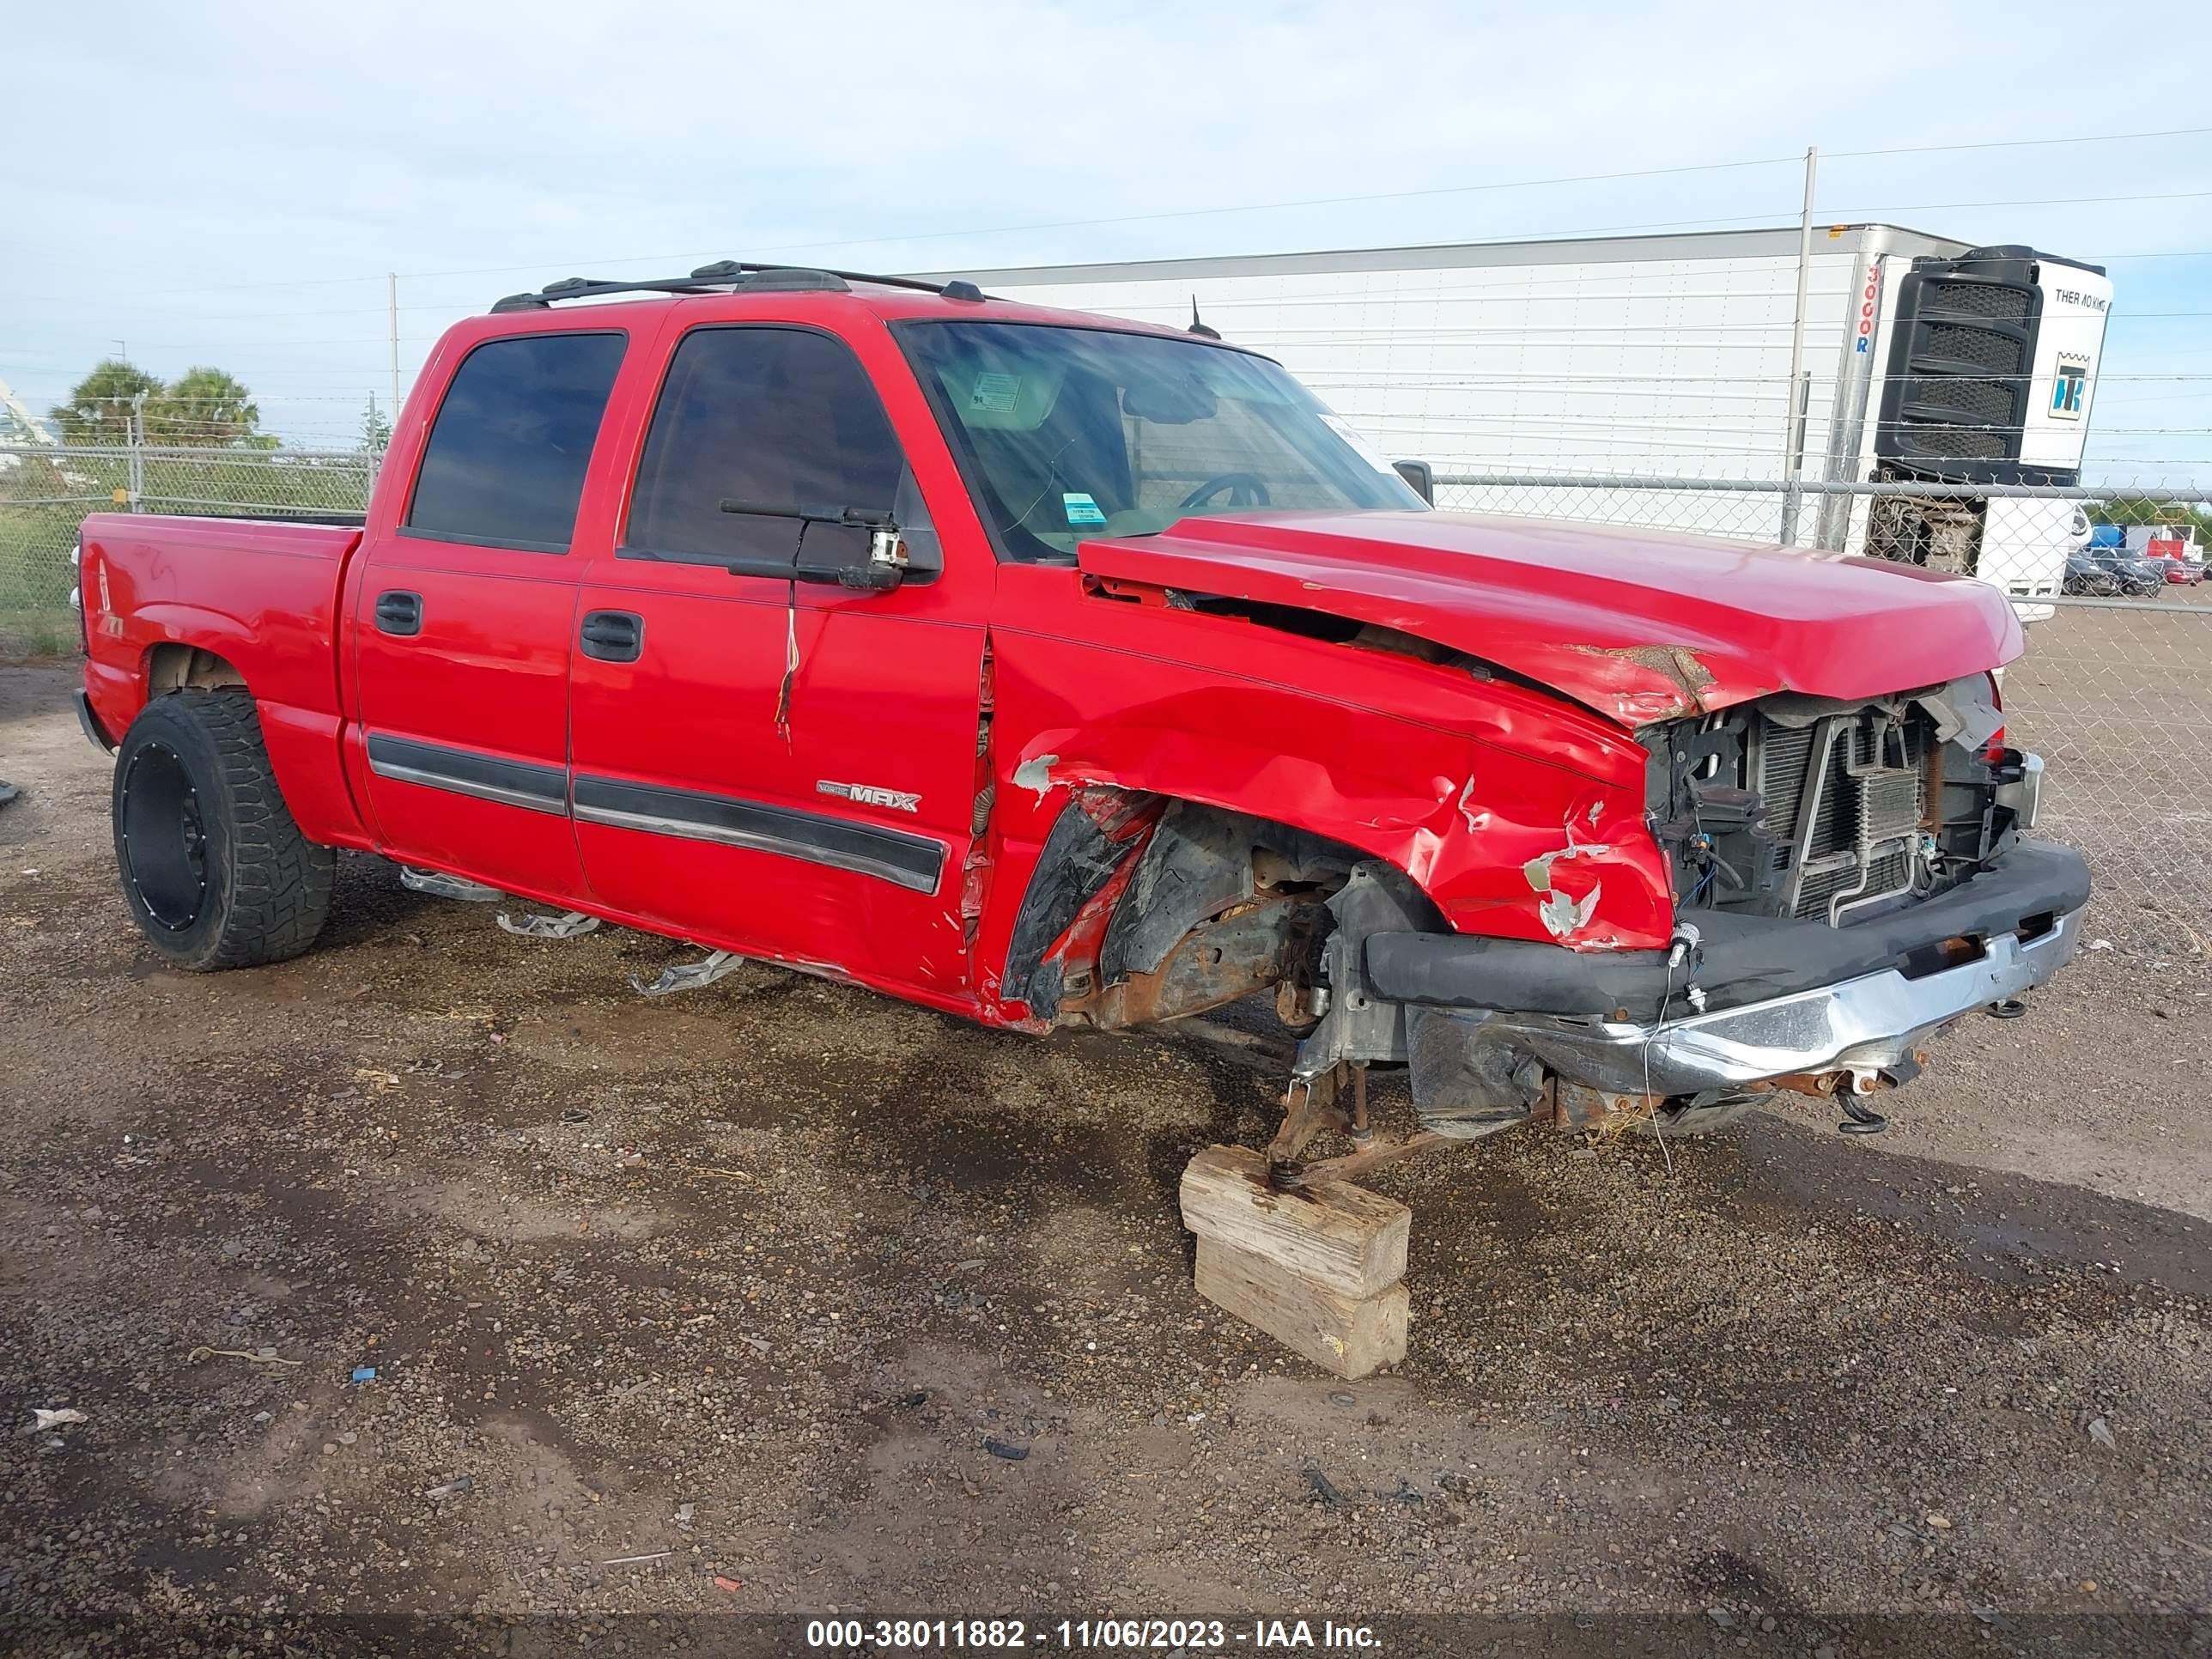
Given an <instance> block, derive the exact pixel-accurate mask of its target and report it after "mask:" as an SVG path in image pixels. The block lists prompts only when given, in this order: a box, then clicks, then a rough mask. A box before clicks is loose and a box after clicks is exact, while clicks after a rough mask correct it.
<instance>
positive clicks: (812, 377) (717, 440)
mask: <svg viewBox="0 0 2212 1659" xmlns="http://www.w3.org/2000/svg"><path fill="white" fill-rule="evenodd" d="M905 466H906V463H905V460H904V458H903V457H902V455H901V454H900V453H899V447H898V440H897V438H896V436H894V435H893V434H892V432H891V425H890V418H889V417H888V416H885V415H884V406H883V404H882V401H881V400H880V399H879V398H877V396H876V389H875V387H874V386H872V385H870V384H869V381H868V377H867V374H866V371H865V370H864V369H862V368H861V367H860V362H859V360H858V359H856V358H855V357H854V356H853V354H852V352H851V351H850V350H849V349H848V348H847V347H846V346H845V345H844V344H843V343H841V342H839V341H836V340H834V339H831V338H830V337H829V336H827V335H823V334H814V333H810V332H806V331H802V330H799V329H788V328H770V327H751V328H742V327H740V328H702V329H697V330H695V331H693V332H691V333H690V334H688V335H686V336H685V337H684V340H683V343H681V344H680V345H678V347H677V349H676V356H675V358H674V360H673V361H672V362H671V363H670V365H669V368H668V380H667V383H666V384H665V386H662V387H661V391H660V402H659V405H658V407H656V408H655V409H654V410H653V428H652V430H651V431H650V432H649V433H648V434H647V436H646V441H645V454H644V456H643V458H642V459H641V460H640V461H639V463H638V470H637V491H636V495H635V501H634V502H633V504H632V506H631V507H630V514H629V533H628V534H627V536H625V537H624V538H623V553H624V555H625V556H629V557H651V556H657V557H661V558H677V559H698V560H702V561H711V562H722V561H725V560H728V559H732V558H736V557H740V556H752V557H763V558H777V559H788V558H789V557H791V556H792V551H793V548H794V547H795V546H796V545H797V544H798V541H799V526H797V525H796V524H793V523H792V522H791V521H790V520H781V519H764V518H755V517H750V516H748V515H746V514H744V513H725V512H724V511H722V503H723V502H724V501H745V502H748V503H750V504H752V505H754V506H757V507H807V508H820V507H827V508H829V510H830V511H832V512H835V511H836V509H838V508H840V507H867V508H872V509H874V510H877V511H885V510H890V509H892V508H894V507H896V506H897V505H898V504H899V500H900V476H901V474H902V472H903V471H905ZM810 533H811V532H810ZM809 545H810V546H811V542H810V544H809Z"/></svg>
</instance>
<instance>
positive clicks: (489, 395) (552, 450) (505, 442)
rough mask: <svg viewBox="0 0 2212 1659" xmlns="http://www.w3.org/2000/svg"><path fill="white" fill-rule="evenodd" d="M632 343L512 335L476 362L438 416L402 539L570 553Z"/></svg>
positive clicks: (618, 338)
mask: <svg viewBox="0 0 2212 1659" xmlns="http://www.w3.org/2000/svg"><path fill="white" fill-rule="evenodd" d="M628 343H629V339H628V337H627V336H626V335H623V334H621V333H617V332H591V333H577V334H550V333H548V334H534V333H533V334H514V335H509V336H507V337H505V338H502V339H497V340H487V341H485V342H484V343H483V344H481V345H479V346H477V348H476V349H474V350H472V351H471V352H470V353H469V355H468V356H466V357H465V358H464V359H463V360H462V362H461V366H460V368H458V369H456V370H455V371H454V373H453V382H452V384H451V385H450V386H447V389H446V396H445V400H444V401H443V402H442V403H441V404H439V406H438V414H437V417H436V419H435V421H434V422H432V424H431V428H430V438H429V441H428V443H427V444H426V445H424V447H423V450H422V465H421V466H420V467H419V468H418V469H417V470H416V475H415V491H414V495H413V496H412V497H411V499H410V501H409V502H408V507H407V519H406V522H405V523H404V525H402V526H401V527H400V534H402V535H403V536H416V537H423V538H429V539H433V540H436V541H446V542H460V543H465V544H469V545H471V546H477V547H509V548H518V549H520V550H524V551H526V552H533V553H566V552H567V551H568V544H569V541H570V539H571V538H573V537H574V534H575V528H576V507H577V503H578V501H580V499H581V498H582V495H583V492H584V474H585V472H586V470H587V469H588V468H589V467H590V465H591V461H592V445H593V444H595V443H596V442H598V441H599V423H600V421H601V419H602V417H604V416H605V413H606V408H607V397H608V394H609V392H611V391H612V390H613V387H614V383H615V374H616V371H617V369H619V368H621V367H622V360H623V349H624V348H625V347H626V346H627V345H628Z"/></svg>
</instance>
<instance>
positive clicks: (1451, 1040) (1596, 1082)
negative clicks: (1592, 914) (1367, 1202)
mask: <svg viewBox="0 0 2212 1659" xmlns="http://www.w3.org/2000/svg"><path fill="white" fill-rule="evenodd" d="M2001 721H2002V716H2001V714H2000V713H1999V710H1998V708H1997V706H1996V696H1995V690H1994V686H1993V684H1992V683H1991V681H1990V678H1989V677H1988V676H1986V675H1977V676H1972V677H1970V678H1964V679H1960V680H1955V681H1952V682H1950V683H1948V684H1944V685H1941V686H1936V687H1929V688H1925V689H1923V690H1917V691H1912V692H1905V693H1899V694H1898V695H1896V696H1890V697H1884V698H1880V699H1875V700H1870V701H1866V702H1850V703H1845V702H1833V701H1830V700H1825V699H1820V698H1814V697H1808V696H1795V695H1789V694H1784V695H1779V696H1768V697H1765V698H1759V699H1757V700H1754V701H1752V702H1745V703H1741V704H1738V705H1736V706H1735V707H1732V708H1726V709H1723V710H1721V711H1719V712H1717V713H1712V714H1700V715H1696V716H1693V717H1690V718H1685V719H1678V720H1668V721H1666V722H1663V723H1660V724H1656V725H1651V726H1645V727H1644V728H1643V729H1642V730H1640V731H1639V732H1638V738H1639V739H1640V740H1641V741H1642V743H1643V744H1644V750H1646V752H1647V754H1648V756H1649V757H1650V758H1649V767H1648V781H1647V786H1646V811H1645V822H1646V824H1647V826H1648V828H1649V829H1650V835H1651V837H1652V840H1653V842H1655V843H1656V846H1657V848H1658V849H1659V850H1660V852H1661V853H1662V854H1663V856H1664V857H1665V859H1666V860H1667V864H1668V871H1669V874H1670V884H1671V887H1672V894H1673V898H1674V929H1673V933H1672V937H1671V939H1669V940H1668V944H1667V945H1666V947H1665V948H1663V949H1625V950H1599V949H1579V950H1578V949H1572V948H1563V947H1562V945H1555V944H1546V943H1542V942H1539V941H1534V940H1529V939H1504V938H1491V937H1484V936H1482V935H1480V934H1479V933H1468V932H1457V931H1453V930H1451V929H1449V927H1446V926H1445V925H1444V924H1443V919H1442V918H1441V916H1440V915H1438V914H1437V911H1436V910H1435V909H1434V908H1433V907H1432V906H1431V904H1430V903H1429V902H1428V901H1427V900H1426V898H1425V897H1424V896H1423V895H1422V894H1421V893H1420V892H1419V891H1418V890H1416V889H1415V888H1414V887H1413V884H1412V883H1410V882H1409V881H1407V879H1406V878H1404V877H1403V876H1402V875H1401V874H1399V873H1398V872H1395V871H1394V870H1392V869H1391V868H1389V866H1385V865H1383V864H1380V863H1363V864H1361V865H1359V866H1357V867H1356V868H1355V869H1354V870H1353V872H1352V875H1351V878H1349V879H1348V880H1347V881H1346V884H1345V885H1344V886H1343V888H1342V889H1341V890H1340V891H1339V892H1337V893H1336V894H1335V895H1334V897H1333V898H1332V900H1331V902H1330V908H1331V910H1332V912H1333V913H1334V919H1335V923H1336V925H1335V927H1334V931H1333V933H1330V935H1329V936H1328V941H1327V944H1326V946H1325V949H1324V952H1323V956H1322V963H1321V964H1320V966H1321V972H1320V974H1319V976H1318V983H1317V984H1316V987H1315V989H1314V991H1313V993H1312V994H1311V998H1310V1002H1311V1006H1313V1008H1314V1010H1315V1012H1317V1013H1318V1014H1319V1016H1320V1018H1319V1024H1317V1025H1316V1027H1315V1028H1314V1030H1312V1032H1311V1034H1310V1036H1307V1037H1306V1039H1305V1040H1304V1042H1303V1043H1302V1045H1301V1047H1300V1049H1299V1054H1298V1060H1297V1068H1296V1070H1297V1077H1298V1078H1299V1079H1304V1087H1305V1088H1306V1089H1308V1091H1310V1090H1311V1089H1312V1088H1313V1087H1314V1085H1317V1084H1320V1083H1322V1082H1323V1081H1325V1080H1333V1079H1341V1078H1343V1077H1344V1076H1345V1075H1346V1073H1353V1074H1356V1073H1357V1072H1358V1069H1359V1068H1362V1067H1364V1066H1368V1065H1370V1064H1403V1065H1405V1066H1407V1069H1408V1071H1409V1073H1410V1076H1411V1082H1412V1088H1413V1099H1414V1103H1415V1107H1416V1109H1417V1112H1418V1114H1419V1118H1420V1121H1421V1124H1422V1127H1423V1128H1424V1129H1425V1130H1426V1131H1428V1132H1429V1133H1432V1134H1438V1135H1445V1136H1452V1137H1457V1138H1467V1137H1473V1136H1478V1135H1482V1134H1486V1133H1492V1132H1493V1131H1495V1130H1497V1129H1499V1128H1503V1127H1508V1126H1510V1125H1511V1124H1514V1123H1517V1122H1521V1121H1525V1120H1527V1119H1528V1118H1529V1117H1531V1116H1532V1115H1539V1114H1548V1115H1553V1116H1554V1117H1556V1118H1557V1119H1559V1120H1560V1121H1566V1122H1570V1123H1581V1122H1595V1121H1603V1120H1605V1119H1607V1118H1612V1117H1620V1118H1624V1119H1626V1120H1627V1121H1632V1122H1638V1121H1640V1122H1643V1123H1648V1124H1650V1125H1653V1126H1655V1127H1658V1128H1659V1129H1661V1130H1662V1131H1663V1130H1664V1129H1665V1128H1666V1127H1668V1125H1669V1124H1683V1125H1690V1124H1695V1123H1699V1122H1702V1121H1710V1120H1711V1116H1712V1115H1713V1114H1714V1113H1715V1111H1716V1110H1717V1109H1725V1108H1729V1107H1735V1106H1740V1105H1741V1104H1742V1103H1745V1102H1746V1101H1747V1100H1749V1099H1751V1098H1753V1097H1756V1096H1757V1095H1759V1094H1760V1093H1763V1092H1766V1091H1772V1090H1776V1089H1786V1090H1792V1091H1798V1092H1801V1093H1807V1094H1812V1095H1817V1096H1821V1097H1831V1098H1833V1099H1834V1100H1835V1101H1837V1102H1838V1104H1839V1105H1840V1106H1841V1107H1842V1109H1844V1113H1845V1115H1846V1116H1847V1119H1849V1120H1850V1122H1851V1123H1852V1124H1854V1125H1855V1126H1856V1127H1860V1128H1866V1127H1880V1124H1881V1119H1880V1117H1879V1116H1878V1115H1875V1114H1874V1113H1873V1112H1872V1111H1871V1109H1869V1107H1868V1106H1867V1105H1866V1104H1865V1103H1864V1097H1866V1096H1868V1095H1870V1094H1873V1093H1875V1092H1876V1091H1881V1090H1883V1089H1886V1088H1889V1087H1892V1086H1894V1085H1899V1084H1901V1083H1904V1082H1906V1081H1908V1080H1910V1079H1911V1078H1912V1077H1913V1076H1914V1075H1916V1074H1917V1072H1918V1070H1919V1068H1920V1066H1921V1065H1922V1063H1923V1059H1924V1057H1925V1045H1926V1044H1927V1042H1929V1039H1930V1038H1932V1037H1933V1036H1936V1035H1937V1034H1938V1033H1940V1032H1941V1031H1942V1030H1943V1029H1944V1028H1945V1027H1947V1026H1948V1025H1950V1024H1953V1023H1954V1022H1956V1021H1958V1020H1959V1019H1960V1018H1964V1017H1966V1016H1967V1015H1969V1014H1974V1013H1978V1012H1984V1011H1987V1012H1996V1013H1998V1014H2001V1015H2002V1014H2009V1013H2013V1012H2018V1011H2019V999H2020V998H2021V996H2022V995H2023V994H2025V993H2027V992H2028V991H2029V990H2032V989H2033V988H2034V987H2037V986H2039V985H2041V984H2042V983H2043V982H2044V981H2045V980H2046V979H2048V978H2049V977H2050V975H2051V974H2052V973H2053V972H2054V971H2055V970H2056V969H2057V968H2059V967H2060V966H2061V965H2063V963H2065V962H2066V961H2067V959H2068V958H2069V957H2071V956H2072V954H2073V952H2074V950H2075V945H2076V943H2077V938H2076V935H2077V933H2078V931H2079V925H2080V912H2081V908H2082V906H2083V905H2084V904H2085V903H2086V902H2087V898H2088V895H2089V877H2088V871H2087V866H2085V865H2084V864H2083V862H2082V860H2081V858H2080V856H2079V855H2078V854H2075V853H2074V852H2073V851H2071V850H2070V849H2069V848H2064V847H2061V846H2058V845H2057V844H2055V843H2051V842H2040V841H2035V840H2031V839H2027V838H2026V837H2025V836H2024V834H2023V832H2024V831H2026V830H2027V829H2030V828H2032V827H2033V823H2034V821H2035V814H2036V807H2037V798H2038V793H2039V786H2040V782H2041V763H2039V761H2038V760H2037V759H2036V757H2033V756H2032V755H2026V754H2022V753H2021V752H2020V751H2018V750H2013V749H2009V748H2007V747H2006V746H2005V745H2004V742H2003V732H2002V724H2001ZM1532 879H1533V878H1532ZM1296 1092H1297V1087H1296V1085H1294V1095H1295V1094H1296Z"/></svg>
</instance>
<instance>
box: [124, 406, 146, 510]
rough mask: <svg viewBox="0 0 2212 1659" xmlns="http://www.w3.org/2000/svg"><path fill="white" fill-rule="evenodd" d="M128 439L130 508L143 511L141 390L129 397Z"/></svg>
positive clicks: (144, 480) (144, 489)
mask: <svg viewBox="0 0 2212 1659" xmlns="http://www.w3.org/2000/svg"><path fill="white" fill-rule="evenodd" d="M130 439H131V456H130V461H129V464H128V465H129V468H130V475H129V476H130V480H131V482H130V485H129V488H130V492H131V503H130V505H131V511H132V512H133V513H143V512H144V511H145V510H146V509H145V508H144V507H143V506H141V505H140V503H141V502H142V501H143V500H144V499H145V495H146V394H145V393H144V392H135V393H133V394H132V396H131V431H130Z"/></svg>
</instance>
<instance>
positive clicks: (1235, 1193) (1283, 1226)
mask: <svg viewBox="0 0 2212 1659" xmlns="http://www.w3.org/2000/svg"><path fill="white" fill-rule="evenodd" d="M1182 1225H1184V1226H1186V1227H1188V1228H1189V1229H1190V1230H1191V1231H1193V1232H1194V1233H1196V1234H1197V1235H1198V1236H1199V1237H1200V1240H1206V1239H1213V1240H1216V1241H1218V1242H1219V1243H1223V1244H1227V1245H1232V1246H1234V1247H1235V1248H1236V1249H1238V1250H1240V1251H1242V1252H1243V1253H1245V1254H1247V1255H1252V1256H1255V1257H1258V1258H1261V1259H1263V1260H1265V1261H1269V1262H1272V1263H1273V1264H1274V1265H1275V1266H1276V1267H1277V1268H1278V1269H1279V1271H1281V1272H1283V1273H1288V1274H1292V1275H1295V1276H1297V1278H1300V1279H1304V1280H1306V1281H1307V1282H1308V1283H1310V1284H1311V1285H1315V1286H1316V1288H1318V1289H1321V1290H1324V1291H1332V1292H1334V1294H1335V1295H1337V1296H1339V1297H1347V1298H1349V1299H1351V1300H1353V1301H1358V1300H1360V1299H1363V1298H1364V1297H1370V1296H1374V1295H1376V1293H1378V1292H1379V1291H1384V1290H1387V1289H1388V1288H1389V1286H1391V1285H1395V1284H1396V1283H1397V1282H1398V1281H1399V1280H1400V1279H1403V1278H1404V1277H1405V1276H1406V1239H1407V1234H1408V1233H1409V1232H1410V1231H1412V1228H1413V1212H1412V1211H1411V1210H1409V1209H1407V1207H1406V1206H1404V1205H1402V1204H1401V1203H1399V1202H1398V1201H1397V1200H1395V1199H1390V1198H1385V1197H1383V1194H1380V1193H1370V1192H1369V1191H1367V1190H1366V1189H1365V1188H1361V1187H1354V1186H1352V1185H1350V1184H1348V1183H1346V1182H1329V1181H1325V1182H1316V1183H1315V1184H1314V1185H1313V1186H1311V1187H1306V1188H1299V1189H1298V1190H1297V1191H1295V1192H1276V1191H1273V1189H1271V1188H1269V1187H1268V1185H1267V1159H1266V1158H1263V1157H1261V1155H1260V1154H1259V1153H1258V1152H1253V1151H1251V1150H1250V1149H1249V1148H1247V1147H1243V1146H1209V1147H1207V1148H1206V1151H1204V1152H1200V1154H1199V1155H1198V1156H1197V1157H1196V1158H1193V1159H1191V1161H1190V1163H1189V1164H1188V1166H1187V1167H1186V1168H1185V1169H1184V1170H1183V1172H1182ZM1202 1291H1203V1287H1202V1286H1201V1292H1202ZM1400 1323H1401V1326H1402V1325H1403V1323H1404V1322H1403V1321H1402V1320H1401V1321H1400ZM1285 1340H1288V1339H1285ZM1291 1346H1294V1347H1295V1346H1297V1344H1295V1343H1292V1344H1291ZM1299 1352H1305V1351H1304V1349H1302V1348H1301V1349H1300V1350H1299Z"/></svg>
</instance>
